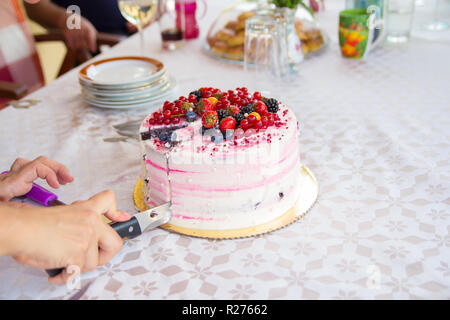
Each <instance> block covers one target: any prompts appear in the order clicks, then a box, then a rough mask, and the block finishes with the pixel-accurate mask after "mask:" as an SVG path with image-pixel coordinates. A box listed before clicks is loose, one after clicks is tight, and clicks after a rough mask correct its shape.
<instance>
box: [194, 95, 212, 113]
mask: <svg viewBox="0 0 450 320" xmlns="http://www.w3.org/2000/svg"><path fill="white" fill-rule="evenodd" d="M206 111H215V108H214V106H213V104H212V102H211V101H209V100H208V99H201V100H200V101H199V102H198V103H197V105H196V107H195V112H197V114H198V115H200V116H203V114H204V113H205V112H206Z"/></svg>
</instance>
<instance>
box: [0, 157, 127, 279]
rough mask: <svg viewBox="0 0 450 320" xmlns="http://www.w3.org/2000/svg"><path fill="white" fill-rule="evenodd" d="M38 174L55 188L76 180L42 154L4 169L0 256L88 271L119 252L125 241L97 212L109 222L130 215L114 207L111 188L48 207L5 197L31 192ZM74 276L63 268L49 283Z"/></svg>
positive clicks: (0, 192)
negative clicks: (35, 205) (7, 170)
mask: <svg viewBox="0 0 450 320" xmlns="http://www.w3.org/2000/svg"><path fill="white" fill-rule="evenodd" d="M38 178H41V179H45V180H46V181H47V183H48V184H49V185H50V186H51V187H53V188H58V187H59V186H60V185H64V184H67V183H70V182H72V181H73V180H74V178H73V177H72V175H71V174H70V173H69V170H68V169H67V168H66V167H65V166H64V165H62V164H60V163H58V162H56V161H54V160H51V159H48V158H46V157H39V158H37V159H35V160H33V161H29V160H26V159H20V158H19V159H17V160H16V161H15V162H14V163H13V165H12V166H11V169H10V170H9V172H8V173H5V174H0V220H1V224H0V256H12V257H13V258H14V259H15V260H16V261H17V262H19V263H22V264H25V265H28V266H31V267H35V268H40V269H55V268H67V267H70V266H78V268H79V270H80V271H81V272H86V271H89V270H93V269H95V268H96V267H97V266H101V265H104V264H105V263H107V262H108V261H109V260H110V259H111V258H112V257H113V256H114V255H115V254H116V253H117V252H119V250H120V249H121V248H122V245H123V240H122V239H121V238H120V236H119V235H118V234H117V233H116V231H114V230H113V229H112V228H111V227H110V226H109V225H108V224H106V223H105V222H104V221H103V219H102V217H101V215H105V216H106V217H108V218H109V219H110V220H112V221H127V220H129V219H130V218H131V215H130V214H128V213H126V212H121V211H118V210H117V209H116V200H115V196H114V193H113V192H112V191H108V190H107V191H103V192H100V193H98V194H96V195H94V196H93V197H91V198H90V199H89V200H86V201H76V202H74V203H72V204H71V205H67V206H57V207H50V208H44V207H34V206H30V205H26V204H24V203H20V202H11V201H9V200H11V199H12V198H15V197H19V196H23V195H25V194H26V193H27V192H29V191H30V190H31V187H32V184H33V181H35V180H36V179H38ZM73 276H74V274H70V273H68V272H67V271H66V270H65V271H63V272H62V273H60V274H58V275H57V276H54V277H51V278H49V282H51V283H55V284H63V283H66V282H67V281H69V280H70V279H71V277H73Z"/></svg>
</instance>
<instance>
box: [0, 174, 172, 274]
mask: <svg viewBox="0 0 450 320" xmlns="http://www.w3.org/2000/svg"><path fill="white" fill-rule="evenodd" d="M3 173H7V171H5V172H2V174H3ZM24 197H26V198H28V199H30V200H33V201H34V202H37V203H39V204H42V205H43V206H46V207H53V206H59V205H65V203H64V202H62V201H60V200H58V196H57V195H56V194H54V193H53V192H51V191H49V190H47V189H45V188H44V187H42V186H40V185H38V184H36V183H33V187H32V188H31V190H30V191H29V192H28V193H27V194H25V195H24ZM170 204H171V203H170V202H166V203H164V204H162V205H160V206H157V207H154V208H151V209H148V210H146V211H142V212H140V213H138V214H135V215H133V217H132V218H131V219H130V220H128V221H124V222H113V223H110V226H111V227H112V228H113V229H114V230H115V231H116V232H117V233H118V234H119V236H120V237H121V238H122V239H124V240H128V239H133V238H136V237H137V236H139V235H141V234H142V233H143V232H144V231H146V230H150V229H154V228H156V227H159V226H160V225H163V224H165V223H167V222H169V220H170V218H171V217H172V211H171V209H170ZM45 271H46V272H47V273H48V275H50V276H51V277H53V276H55V275H57V274H59V273H60V272H62V271H63V269H50V270H45Z"/></svg>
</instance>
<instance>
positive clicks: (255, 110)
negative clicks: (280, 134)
mask: <svg viewBox="0 0 450 320" xmlns="http://www.w3.org/2000/svg"><path fill="white" fill-rule="evenodd" d="M279 108H280V104H279V102H278V101H277V100H276V99H273V98H266V97H263V96H262V95H261V93H260V92H254V93H253V94H251V93H249V92H248V89H247V88H236V89H235V90H228V91H221V90H219V89H216V88H212V87H202V88H200V89H198V90H195V91H192V92H190V93H189V95H187V96H186V97H185V96H180V97H179V98H178V99H177V100H175V101H165V102H164V104H163V106H162V107H161V108H160V109H158V110H157V111H155V112H154V113H153V114H151V115H150V116H149V117H148V119H147V126H148V130H149V132H145V133H144V132H143V133H142V134H141V135H142V137H143V139H144V140H145V139H149V138H150V137H153V138H155V139H156V140H160V141H161V142H163V144H164V145H165V144H167V143H170V144H171V145H174V144H173V143H172V142H171V138H170V137H171V132H172V131H175V130H178V129H180V128H184V127H186V126H189V127H191V126H194V127H197V126H198V129H199V130H200V132H201V134H202V135H208V136H209V135H210V133H211V132H210V131H214V132H215V133H217V134H214V136H217V137H218V136H220V138H217V137H215V138H214V139H211V141H213V142H215V143H219V142H220V143H221V142H225V141H228V140H236V139H239V138H241V137H245V139H247V137H250V136H251V135H253V134H254V133H258V132H260V130H264V129H268V128H270V127H274V128H280V127H281V126H283V124H284V123H283V121H282V120H281V118H285V117H286V115H287V112H288V110H285V109H283V112H282V114H278V113H277V112H278V110H279ZM200 120H201V121H200ZM197 121H198V122H197ZM249 129H251V130H249ZM196 130H197V129H196ZM186 132H187V131H186ZM186 132H183V133H181V136H183V137H186V136H187V135H186ZM196 132H198V131H196ZM236 132H237V133H236ZM268 141H270V139H268ZM234 143H235V142H234ZM246 143H248V142H246Z"/></svg>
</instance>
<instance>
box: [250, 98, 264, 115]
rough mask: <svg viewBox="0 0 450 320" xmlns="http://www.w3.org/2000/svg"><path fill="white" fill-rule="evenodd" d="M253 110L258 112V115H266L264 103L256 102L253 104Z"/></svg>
mask: <svg viewBox="0 0 450 320" xmlns="http://www.w3.org/2000/svg"><path fill="white" fill-rule="evenodd" d="M253 108H254V109H255V111H256V112H258V113H259V114H265V113H267V106H266V104H265V103H264V102H262V101H258V102H257V103H255V104H254V105H253Z"/></svg>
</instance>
